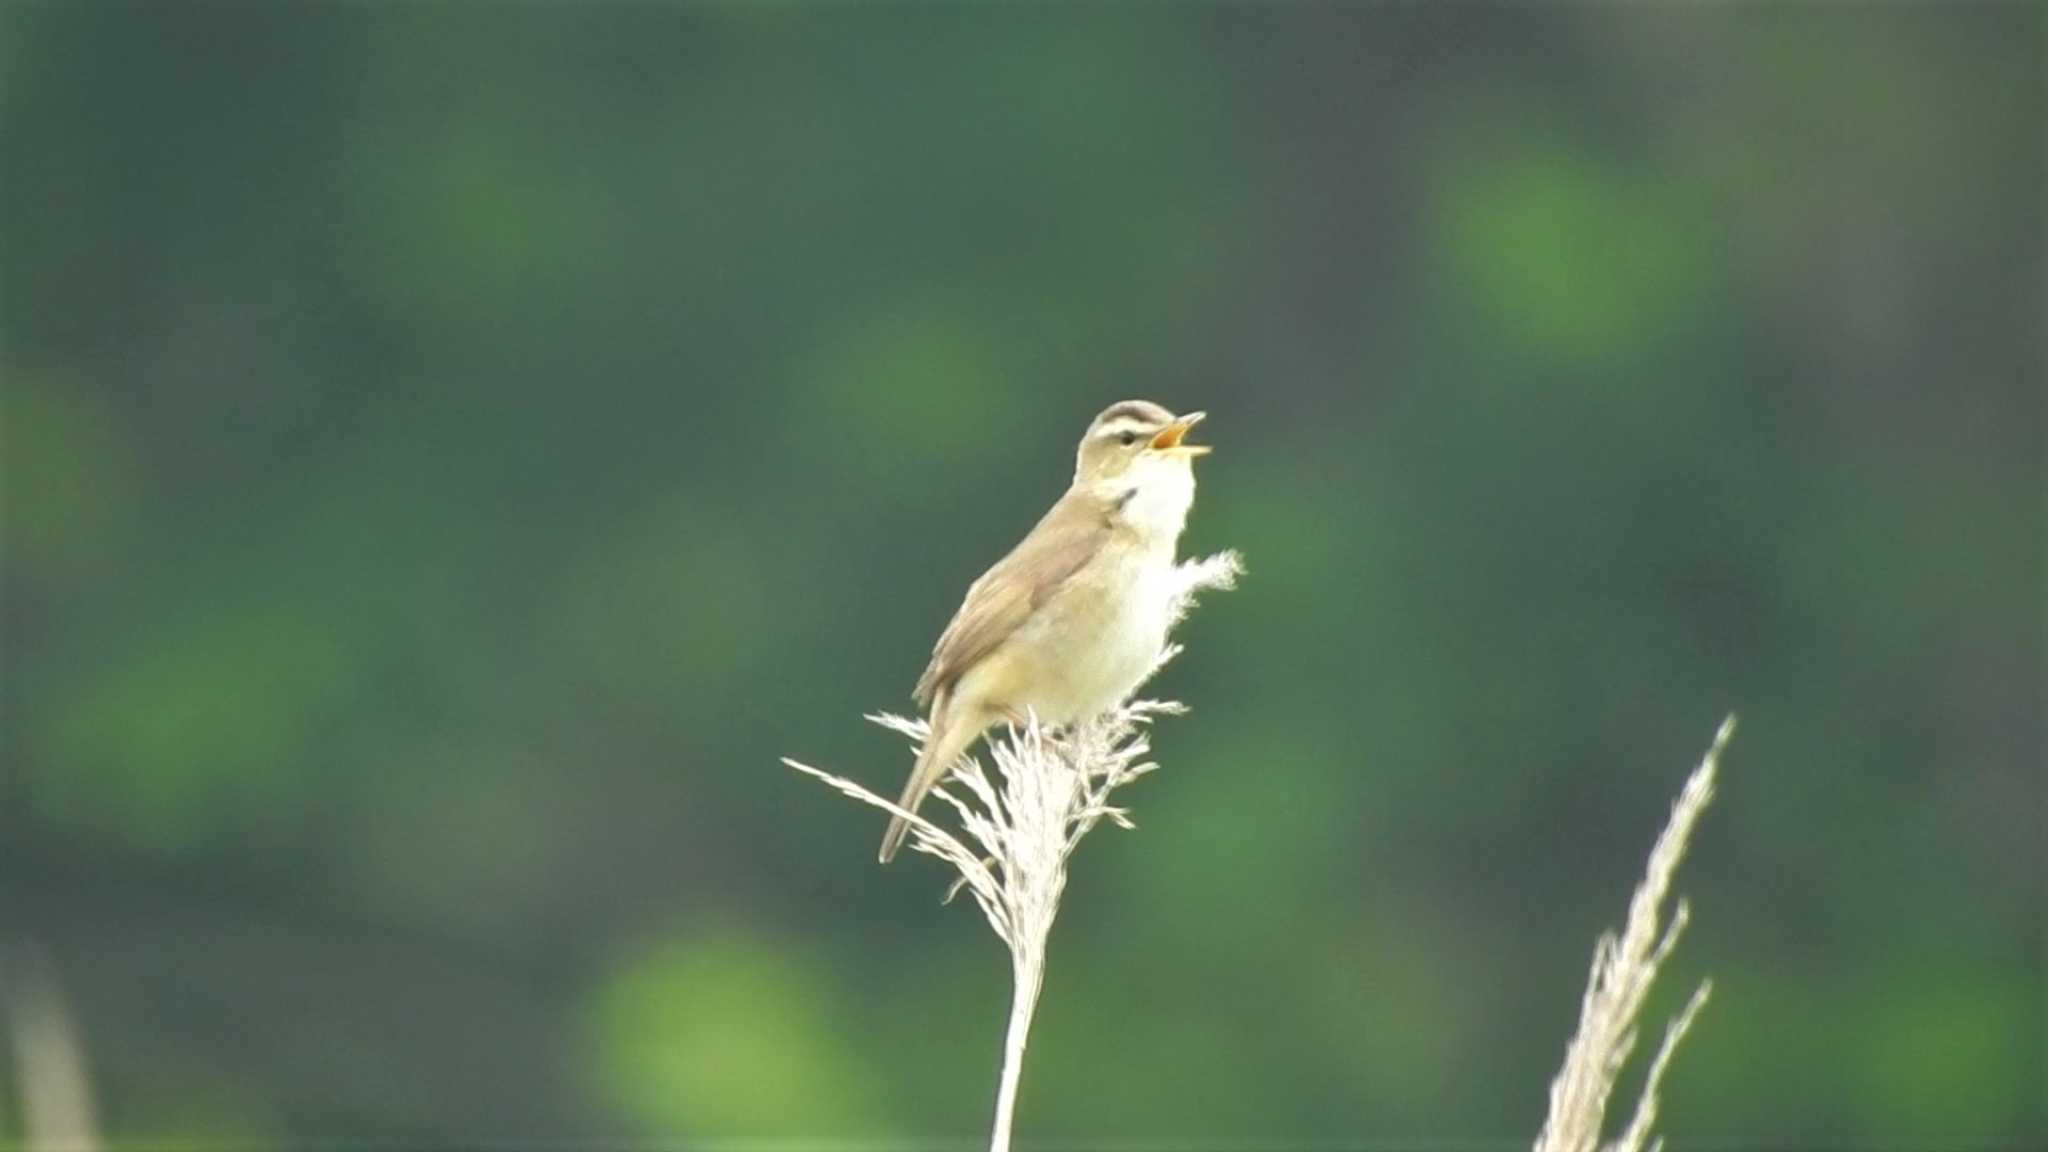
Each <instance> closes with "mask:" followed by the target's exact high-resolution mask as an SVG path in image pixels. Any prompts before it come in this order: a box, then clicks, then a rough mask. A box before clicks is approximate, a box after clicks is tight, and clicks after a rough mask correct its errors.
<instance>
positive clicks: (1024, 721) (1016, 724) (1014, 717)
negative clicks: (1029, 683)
mask: <svg viewBox="0 0 2048 1152" xmlns="http://www.w3.org/2000/svg"><path fill="white" fill-rule="evenodd" d="M996 711H997V712H1000V713H1002V717H1003V722H1004V723H1006V724H1008V725H1009V726H1010V727H1012V728H1015V729H1016V730H1017V731H1019V732H1022V731H1023V730H1024V729H1025V728H1027V727H1029V726H1030V723H1031V721H1030V719H1029V718H1028V717H1026V716H1025V715H1024V713H1023V712H1022V711H1021V710H1019V709H1016V708H1013V707H1011V706H1010V705H1008V704H1005V705H1003V706H1002V707H1000V708H997V709H996Z"/></svg>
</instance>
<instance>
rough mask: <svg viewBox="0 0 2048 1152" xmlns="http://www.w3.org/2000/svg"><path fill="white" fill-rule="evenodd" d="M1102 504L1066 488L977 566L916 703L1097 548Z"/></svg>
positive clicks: (948, 681) (975, 659)
mask: <svg viewBox="0 0 2048 1152" xmlns="http://www.w3.org/2000/svg"><path fill="white" fill-rule="evenodd" d="M1108 511H1109V510H1108V508H1107V507H1106V506H1105V505H1104V503H1103V501H1102V500H1101V499H1100V498H1099V497H1096V496H1094V495H1093V494H1091V493H1088V492H1085V491H1081V490H1074V489H1070V490H1069V491H1068V492H1067V494H1066V495H1064V496H1062V497H1060V499H1059V502H1058V503H1056V504H1054V505H1053V506H1052V510H1051V511H1049V512H1047V513H1046V514H1045V516H1044V518H1043V519H1041V520H1039V522H1038V525H1037V527H1034V528H1033V529H1032V530H1031V533H1030V535H1028V536H1026V537H1024V539H1023V541H1022V542H1020V543H1019V544H1018V545H1017V546H1016V547H1015V548H1013V549H1011V550H1010V554H1009V555H1007V556H1005V557H1003V558H1002V559H1001V560H998V561H996V565H995V567H993V568H990V569H989V570H988V571H987V572H984V573H982V576H981V579H979V580H976V581H975V582H974V584H973V586H972V587H970V588H968V589H967V599H966V600H964V601H962V602H961V605H960V610H959V611H958V612H956V613H954V614H953V622H952V623H951V624H948V625H946V630H945V631H944V632H943V633H941V634H940V635H939V642H938V643H937V644H936V645H934V646H933V647H932V662H931V663H930V664H929V665H927V666H926V667H925V670H924V675H923V676H920V677H919V678H918V681H917V688H916V689H915V690H914V692H913V695H914V696H915V697H916V699H917V701H918V703H919V704H929V703H930V702H931V698H932V695H933V694H934V693H936V692H938V691H939V690H941V689H944V688H948V687H951V686H952V684H953V682H954V681H956V680H958V679H960V677H961V676H962V675H964V674H965V673H966V672H967V670H968V669H969V668H972V667H974V666H975V665H976V664H978V663H980V662H981V661H982V659H983V658H985V657H986V656H988V654H989V653H991V652H993V651H995V650H996V648H997V646H998V645H1000V644H1002V642H1003V641H1004V640H1007V639H1009V637H1010V634H1011V633H1013V632H1015V631H1016V630H1017V629H1018V628H1019V627H1020V626H1022V625H1023V623H1024V622H1025V621H1026V620H1029V619H1030V618H1031V614H1032V613H1033V612H1035V611H1037V610H1038V607H1039V605H1041V604H1044V603H1045V602H1046V600H1047V599H1049V598H1050V597H1051V596H1052V594H1053V593H1054V592H1056V591H1058V590H1059V588H1060V586H1061V585H1062V584H1064V583H1066V582H1067V580H1068V579H1069V578H1070V577H1072V576H1073V575H1074V573H1076V572H1078V571H1080V569H1081V567H1082V566H1083V565H1084V564H1086V563H1087V562H1088V558H1089V557H1091V556H1093V555H1095V554H1096V552H1098V551H1100V550H1101V548H1102V546H1103V543H1104V541H1105V540H1106V539H1107V538H1108V536H1109V533H1110V518H1109V514H1108Z"/></svg>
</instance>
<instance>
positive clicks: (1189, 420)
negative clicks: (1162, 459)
mask: <svg viewBox="0 0 2048 1152" xmlns="http://www.w3.org/2000/svg"><path fill="white" fill-rule="evenodd" d="M1207 415H1208V413H1207V412H1190V413H1188V414H1187V415H1185V416H1182V417H1181V418H1179V419H1178V420H1175V421H1174V422H1173V423H1171V424H1168V425H1167V426H1166V427H1164V428H1161V429H1160V430H1159V435H1157V436H1154V437H1153V438H1152V450H1153V451H1154V452H1174V453H1178V454H1181V455H1184V456H1200V455H1203V454H1204V453H1206V452H1208V451H1209V445H1207V444H1183V443H1181V440H1182V439H1183V438H1185V437H1186V436H1187V434H1188V429H1190V428H1193V427H1194V426H1195V425H1197V424H1200V423H1201V422H1202V417H1204V416H1207Z"/></svg>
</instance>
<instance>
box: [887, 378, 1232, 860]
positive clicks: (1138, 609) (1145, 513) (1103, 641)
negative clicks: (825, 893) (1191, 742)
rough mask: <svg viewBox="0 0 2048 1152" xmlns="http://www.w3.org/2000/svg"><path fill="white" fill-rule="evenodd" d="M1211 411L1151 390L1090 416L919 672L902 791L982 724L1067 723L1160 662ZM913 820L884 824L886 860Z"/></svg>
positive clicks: (933, 770) (933, 773)
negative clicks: (925, 719) (1173, 403)
mask: <svg viewBox="0 0 2048 1152" xmlns="http://www.w3.org/2000/svg"><path fill="white" fill-rule="evenodd" d="M1202 416H1203V413H1200V412H1190V413H1188V414H1187V415H1185V416H1175V415H1174V414H1173V413H1172V412H1169V411H1167V410H1166V409H1165V408H1162V407H1160V406H1159V405H1157V404H1153V403H1151V402H1149V401H1145V400H1126V401H1124V402H1123V403H1121V404H1112V405H1110V406H1109V407H1108V408H1106V409H1104V410H1103V412H1102V414H1101V415H1099V416H1097V417H1096V418H1095V420H1094V422H1093V423H1091V424H1089V425H1088V432H1087V434H1086V435H1084V436H1083V437H1081V446H1080V448H1079V449H1078V450H1077V451H1076V452H1075V458H1074V481H1073V484H1072V485H1070V486H1069V487H1068V488H1067V492H1066V495H1064V496H1061V497H1060V498H1059V501H1058V502H1057V503H1055V504H1054V505H1053V506H1052V510H1051V511H1049V512H1047V513H1046V514H1045V517H1044V518H1043V519H1041V520H1040V521H1039V522H1038V526H1037V527H1035V528H1033V529H1032V530H1031V533H1030V535H1028V536H1026V537H1024V539H1023V541H1022V542H1021V543H1019V544H1018V545H1017V546H1016V547H1015V548H1014V549H1011V551H1010V554H1009V555H1007V556H1005V557H1003V558H1002V559H1001V560H1000V561H997V563H996V566H995V567H993V568H990V569H989V570H988V571H987V572H985V573H983V574H982V577H981V579H979V580H976V581H975V582H974V584H973V585H972V586H971V587H969V588H968V589H967V599H966V600H965V601H964V602H962V603H961V605H960V610H959V611H958V612H956V613H954V615H953V622H952V623H951V624H948V625H947V626H946V630H945V632H944V633H943V634H941V635H940V636H939V642H938V644H937V645H936V646H935V647H934V648H933V649H932V661H931V664H930V665H929V666H927V667H926V668H925V670H924V676H923V677H921V678H920V679H919V680H918V682H917V689H916V693H915V695H916V698H917V701H918V703H919V704H921V705H928V706H929V708H930V712H929V717H930V725H931V734H930V736H929V737H928V738H927V739H926V741H925V745H924V749H923V751H921V752H920V753H919V754H918V757H917V764H916V766H915V767H914V768H912V769H911V771H910V780H909V782H908V783H906V784H905V785H904V786H903V797H902V799H900V800H899V801H897V803H898V805H899V806H900V807H902V808H903V809H905V810H907V811H910V812H915V811H917V808H918V805H919V804H921V803H923V801H924V798H925V794H926V793H928V792H930V791H931V790H932V787H933V786H934V785H936V784H937V783H938V782H939V781H940V780H942V779H944V778H945V775H946V773H947V771H948V770H950V769H951V768H952V766H953V762H954V761H955V760H957V759H959V757H960V756H961V754H962V753H964V752H966V751H967V749H968V747H969V746H970V745H972V744H973V743H974V740H975V737H977V736H980V735H981V734H982V733H983V732H985V731H987V730H988V728H989V726H990V725H992V724H995V723H996V722H997V721H1000V720H1009V721H1011V722H1013V723H1022V722H1023V719H1024V716H1025V714H1026V713H1027V712H1030V713H1032V714H1035V715H1036V716H1037V717H1038V720H1039V722H1040V723H1043V724H1052V725H1059V724H1069V723H1073V722H1074V721H1077V720H1086V719H1089V718H1090V717H1093V716H1097V715H1100V714H1101V713H1103V712H1106V711H1108V710H1109V709H1111V708H1114V707H1115V706H1116V705H1118V704H1119V703H1122V701H1123V699H1124V697H1125V696H1127V695H1129V694H1130V692H1131V691H1132V690H1133V689H1135V688H1136V687H1137V686H1138V683H1139V681H1141V680H1143V679H1144V678H1145V674H1146V673H1147V672H1149V671H1151V669H1152V664H1153V662H1154V661H1155V660H1157V659H1158V656H1159V653H1160V651H1161V650H1162V649H1163V648H1164V647H1165V645H1166V630H1167V627H1168V625H1169V624H1171V623H1172V619H1171V616H1172V611H1173V595H1174V584H1173V566H1174V547H1175V545H1176V544H1177V543H1178V541H1179V540H1180V533H1181V528H1182V526H1183V525H1185V524H1186V523H1187V515H1188V508H1189V506H1190V505H1192V504H1193V503H1194V499H1195V470H1194V458H1195V457H1196V456H1199V455H1202V454H1203V453H1205V452H1207V451H1209V448H1208V446H1207V445H1200V444H1184V443H1182V442H1181V441H1182V439H1183V438H1184V437H1185V436H1186V435H1187V432H1188V429H1190V428H1192V427H1194V425H1195V423H1196V422H1197V421H1199V420H1201V419H1202ZM909 830H910V829H909V824H908V823H907V822H906V821H905V820H904V819H903V818H902V817H900V816H898V817H894V818H893V819H891V820H890V822H889V830H888V832H886V833H885V834H884V835H883V836H882V852H881V859H882V862H883V863H885V864H886V863H888V862H889V859H890V858H891V857H893V856H894V855H896V850H897V849H898V848H899V847H901V846H902V844H903V838H904V836H905V835H906V834H907V833H908V832H909Z"/></svg>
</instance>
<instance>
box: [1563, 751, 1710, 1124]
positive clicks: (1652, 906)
mask: <svg viewBox="0 0 2048 1152" xmlns="http://www.w3.org/2000/svg"><path fill="white" fill-rule="evenodd" d="M1734 734H1735V717H1733V716H1730V717H1728V718H1727V719H1726V720H1723V721H1722V722H1721V727H1720V730H1719V731H1717V732H1716V733H1715V734H1714V744H1713V746H1712V747H1711V748H1709V749H1707V754H1706V756H1705V757H1704V758H1703V759H1702V760H1701V761H1700V764H1699V767H1698V768H1696V769H1694V770H1693V774H1692V776H1691V778H1690V779H1688V780H1687V781H1686V782H1685V788H1684V790H1682V791H1681V792H1680V793H1679V794H1678V800H1677V801H1676V802H1675V803H1674V804H1673V805H1672V808H1671V820H1670V822H1669V823H1667V824H1666V825H1665V826H1664V832H1663V834H1662V835H1660V836H1658V837H1657V843H1656V846H1655V847H1653V848H1652V849H1651V850H1650V862H1649V866H1648V868H1647V869H1646V871H1645V873H1644V876H1643V882H1642V884H1641V885H1640V886H1638V887H1637V888H1636V891H1635V897H1634V898H1633V899H1632V900H1630V901H1629V908H1628V922H1627V924H1626V925H1625V926H1624V927H1623V929H1622V932H1621V935H1620V936H1618V937H1617V936H1616V935H1615V934H1614V933H1613V932H1611V931H1610V932H1606V933H1603V934H1602V935H1601V937H1600V940H1599V942H1598V944H1596V945H1595V946H1594V949H1593V971H1592V975H1591V977H1590V979H1589V980H1588V983H1587V985H1586V996H1585V1000H1584V1001H1583V1002H1582V1003H1581V1004H1580V1006H1579V1030H1578V1033H1577V1034H1576V1035H1574V1036H1573V1037H1572V1041H1571V1044H1570V1045H1569V1046H1568V1047H1567V1048H1566V1049H1565V1059H1564V1067H1563V1068H1561V1069H1560V1070H1559V1071H1558V1074H1557V1079H1555V1080H1553V1081H1552V1082H1551V1085H1550V1114H1549V1116H1548V1118H1546V1119H1545V1121H1544V1123H1543V1131H1542V1134H1541V1135H1539V1136H1538V1137H1537V1138H1536V1152H1643V1150H1644V1148H1645V1147H1646V1146H1647V1148H1648V1149H1649V1150H1650V1152H1657V1150H1658V1149H1659V1148H1661V1147H1662V1144H1663V1141H1662V1140H1661V1139H1654V1138H1652V1137H1651V1134H1650V1129H1651V1126H1652V1125H1653V1124H1655V1123H1656V1119H1657V1088H1658V1085H1659V1084H1661V1083H1662V1082H1663V1079H1664V1070H1665V1068H1666V1066H1667V1065H1668V1064H1669V1063H1670V1062H1671V1055H1672V1053H1673V1052H1675V1051H1677V1049H1678V1042H1679V1041H1680V1040H1682V1039H1684V1038H1685V1033H1686V1030H1687V1029H1688V1028H1691V1027H1692V1022H1693V1018H1694V1017H1695V1016H1697V1015H1698V1014H1699V1011H1700V1008H1701V1007H1702V1006H1704V1005H1705V1004H1706V1002H1707V994H1708V992H1709V991H1710V990H1711V989H1712V987H1713V982H1712V981H1701V982H1700V986H1699V988H1698V989H1696V990H1695V991H1694V992H1693V994H1692V998H1691V999H1690V1000H1688V1001H1687V1002H1686V1005H1685V1007H1684V1008H1683V1009H1682V1010H1681V1011H1680V1012H1679V1013H1678V1015H1677V1016H1676V1017H1674V1018H1673V1019H1672V1020H1671V1022H1670V1023H1669V1024H1667V1025H1666V1026H1665V1028H1664V1039H1663V1042H1662V1043H1660V1044H1659V1045H1658V1046H1657V1055H1656V1057H1655V1058H1654V1059H1652V1060H1651V1061H1650V1071H1649V1075H1648V1076H1647V1077H1646V1078H1645V1079H1644V1081H1643V1090H1642V1094H1641V1095H1640V1096H1639V1097H1638V1098H1637V1100H1636V1108H1635V1114H1634V1115H1633V1116H1632V1117H1631V1118H1630V1119H1629V1123H1628V1127H1627V1128H1625V1129H1623V1131H1622V1133H1621V1135H1620V1136H1617V1137H1616V1138H1615V1139H1613V1140H1612V1141H1609V1142H1608V1143H1607V1144H1605V1145H1603V1144H1601V1143H1600V1129H1601V1126H1602V1122H1603V1121H1604V1119H1605V1117H1606V1114H1607V1098H1608V1095H1609V1094H1610V1093H1611V1092H1612V1091H1613V1089H1614V1081H1615V1079H1616V1078H1617V1077H1618V1076H1620V1074H1621V1070H1622V1067H1623V1065H1625V1064H1626V1063H1627V1062H1628V1057H1629V1053H1630V1052H1631V1051H1633V1050H1634V1048H1635V1043H1636V1019H1637V1017H1638V1015H1640V1013H1641V1012H1642V1008H1643V1000H1644V998H1645V997H1646V996H1648V994H1649V991H1650V985H1651V984H1652V983H1653V982H1654V981H1655V980H1656V979H1657V973H1658V971H1659V970H1660V969H1661V968H1662V967H1663V964H1664V961H1665V960H1667V959H1669V958H1670V956H1671V951H1672V949H1673V948H1676V947H1677V946H1678V938H1679V936H1680V934H1681V933H1683V932H1684V931H1685V925H1686V921H1687V919H1688V918H1689V916H1690V912H1689V911H1688V909H1687V907H1686V903H1685V901H1684V900H1683V899H1681V900H1679V901H1678V904H1677V907H1676V908H1675V909H1674V910H1673V911H1672V914H1671V920H1670V923H1669V924H1666V925H1664V926H1662V927H1661V928H1660V927H1659V923H1658V921H1659V919H1660V918H1661V910H1662V907H1663V904H1664V897H1665V894H1666V893H1667V892H1669V891H1670V889H1671V876H1672V873H1674V872H1676V871H1677V869H1678V863H1679V861H1680V860H1681V859H1683V858H1684V856H1685V848H1686V843H1687V841H1688V840H1690V839H1691V837H1692V831H1693V827H1694V826H1695V825H1696V824H1698V823H1699V818H1700V814H1701V813H1702V812H1704V811H1706V807H1707V804H1708V802H1709V801H1711V800H1712V799H1713V798H1714V776H1715V773H1716V772H1717V771H1718V769H1719V766H1720V760H1721V753H1722V750H1723V749H1725V748H1726V747H1727V745H1728V740H1729V737H1731V736H1733V735H1734Z"/></svg>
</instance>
